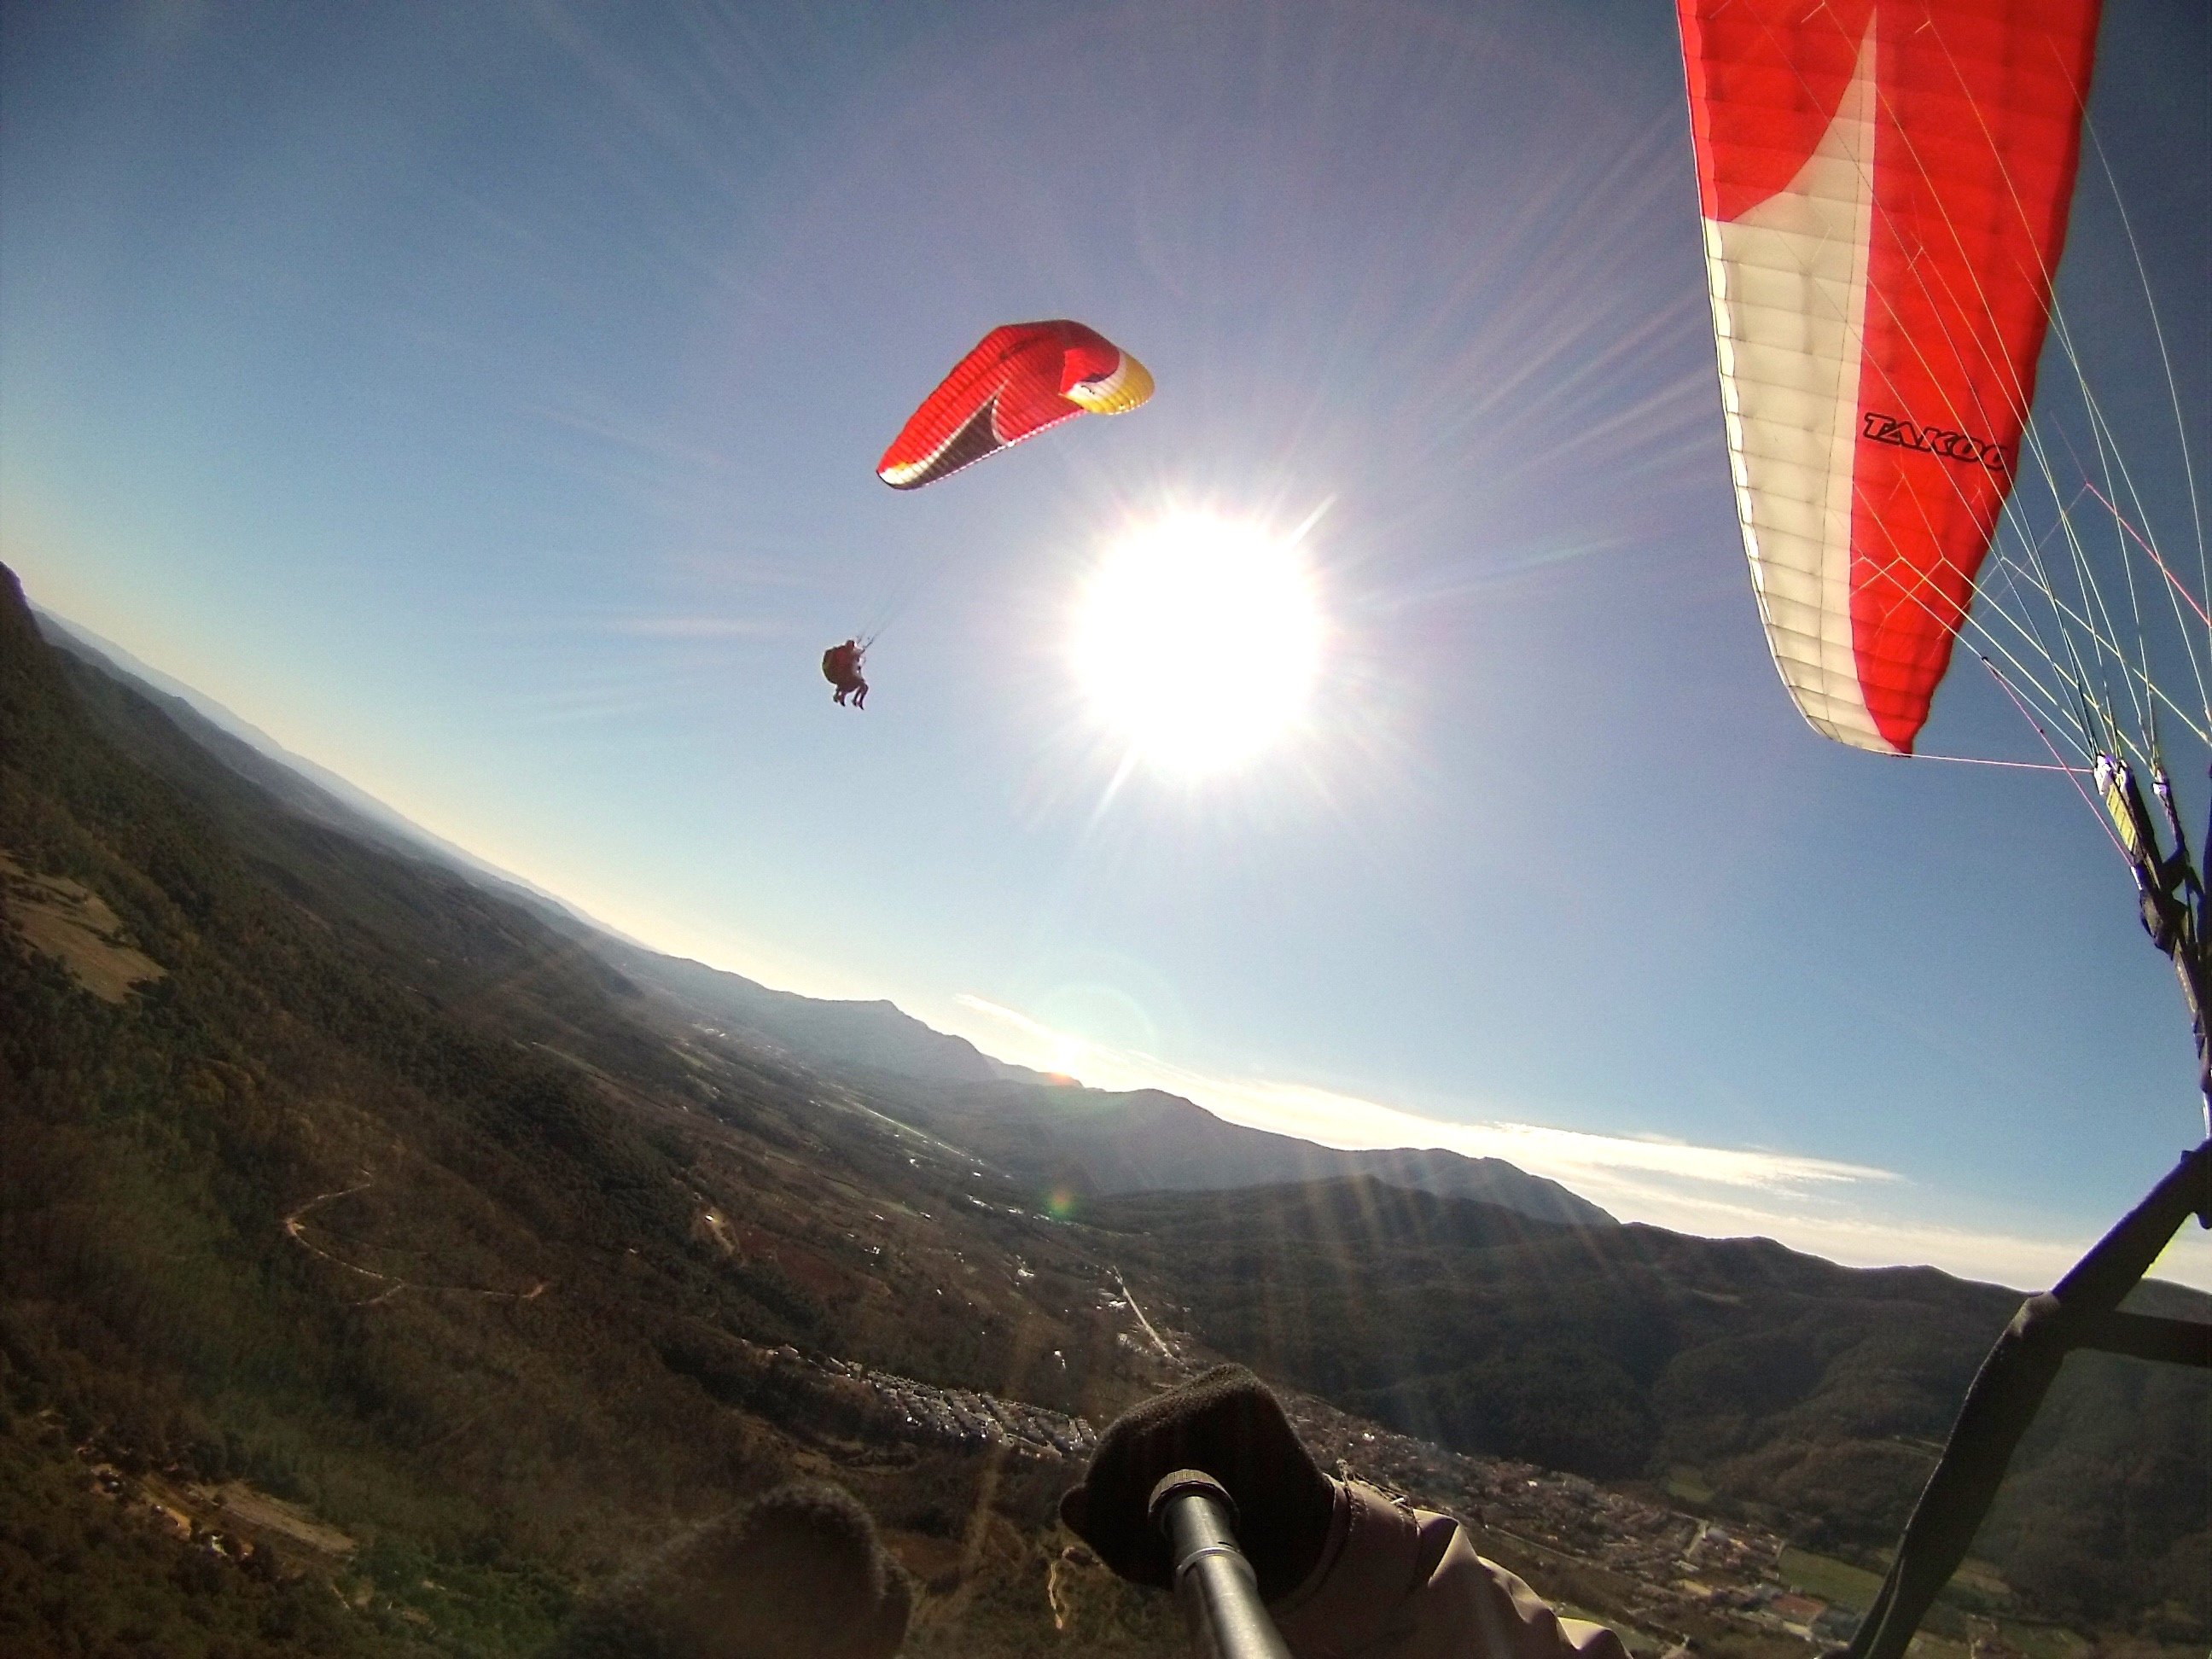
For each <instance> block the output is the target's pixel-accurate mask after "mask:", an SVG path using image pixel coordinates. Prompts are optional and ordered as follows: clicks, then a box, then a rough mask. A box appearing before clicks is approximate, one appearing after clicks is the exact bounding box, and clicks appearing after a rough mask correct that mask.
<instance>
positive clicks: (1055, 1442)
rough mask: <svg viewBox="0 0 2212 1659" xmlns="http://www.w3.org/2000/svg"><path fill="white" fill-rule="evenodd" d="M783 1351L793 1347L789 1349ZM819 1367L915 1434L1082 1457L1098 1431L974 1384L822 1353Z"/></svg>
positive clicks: (972, 1445) (952, 1442)
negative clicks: (949, 1385) (926, 1379)
mask: <svg viewBox="0 0 2212 1659" xmlns="http://www.w3.org/2000/svg"><path fill="white" fill-rule="evenodd" d="M785 1352H787V1353H794V1354H795V1352H796V1350H791V1349H787V1350H786V1351H785ZM821 1364H822V1367H823V1370H828V1371H829V1372H831V1373H833V1374H834V1375H836V1376H843V1377H845V1378H848V1380H850V1381H852V1382H854V1383H860V1385H861V1386H862V1387H864V1388H866V1389H869V1390H870V1391H871V1392H872V1394H874V1395H875V1396H876V1398H877V1399H878V1401H880V1402H881V1403H882V1404H883V1406H884V1407H885V1408H886V1409H887V1410H888V1412H889V1413H890V1419H891V1421H892V1422H893V1423H894V1424H897V1425H903V1426H904V1427H905V1429H906V1430H907V1431H908V1432H909V1433H910V1434H911V1435H912V1436H913V1437H915V1439H918V1440H927V1441H935V1442H938V1443H943V1444H947V1445H953V1446H963V1447H967V1448H969V1449H981V1448H983V1447H987V1446H1005V1447H1007V1448H1009V1449H1012V1450H1014V1451H1017V1452H1025V1453H1028V1454H1030V1455H1033V1456H1038V1457H1068V1458H1076V1459H1082V1458H1086V1457H1088V1456H1090V1455H1091V1448H1092V1447H1093V1446H1094V1445H1096V1444H1097V1441H1098V1437H1097V1434H1096V1433H1095V1432H1093V1431H1092V1430H1091V1425H1090V1424H1088V1423H1087V1422H1085V1421H1084V1419H1081V1418H1079V1417H1069V1416H1067V1415H1066V1414H1065V1413H1060V1412H1055V1411H1048V1410H1047V1409H1046V1408H1045V1407H1042V1406H1031V1405H1027V1404H1024V1402H1023V1401H1018V1400H1000V1399H999V1398H998V1397H997V1396H996V1395H987V1394H978V1393H976V1392H975V1390H974V1389H940V1388H939V1387H937V1386H936V1385H935V1384H934V1383H917V1382H915V1380H914V1379H913V1378H912V1377H910V1376H893V1375H891V1374H890V1372H888V1371H872V1370H868V1369H867V1368H866V1366H863V1365H860V1364H856V1363H854V1361H851V1360H845V1359H826V1360H823V1361H822V1362H821Z"/></svg>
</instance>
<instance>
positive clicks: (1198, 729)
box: [1073, 513, 1326, 777]
mask: <svg viewBox="0 0 2212 1659" xmlns="http://www.w3.org/2000/svg"><path fill="white" fill-rule="evenodd" d="M1325 634H1326V629H1324V627H1323V624H1322V615H1321V606H1320V603H1319V597H1318V595H1317V593H1316V589H1315V584H1314V580H1313V576H1312V573H1311V571H1310V568H1309V567H1308V565H1307V562H1306V560H1305V557H1304V555H1303V554H1302V553H1301V552H1300V550H1299V549H1298V546H1297V540H1296V538H1285V537H1282V536H1280V535H1279V534H1276V533H1273V532H1269V531H1267V529H1265V528H1263V527H1261V526H1258V525H1255V524H1250V523H1246V522H1243V521H1239V520H1231V519H1222V518H1218V517H1214V516H1212V515H1211V514H1206V513H1177V514H1176V515H1174V516H1172V517H1169V518H1165V519H1162V520H1158V521H1157V522H1155V523H1153V524H1150V525H1147V526H1144V527H1143V528H1141V529H1139V530H1138V531H1136V532H1133V533H1132V534H1130V535H1129V536H1128V537H1127V538H1125V539H1124V540H1122V541H1121V542H1120V543H1118V544H1115V545H1114V546H1113V547H1111V548H1110V549H1109V550H1108V551H1107V552H1106V555H1105V556H1104V557H1103V559H1102V560H1101V561H1100V562H1099V564H1098V568H1097V570H1096V571H1095V572H1094V573H1093V574H1092V576H1091V580H1090V582H1089V583H1088V584H1087V586H1085V590H1084V594H1083V599H1082V604H1081V607H1080V610H1079V615H1078V617H1077V623H1076V632H1075V642H1074V652H1073V658H1074V668H1075V674H1076V678H1077V680H1078V682H1079V684H1080V685H1081V687H1082V689H1083V692H1084V695H1085V698H1086V700H1087V701H1088V702H1089V703H1090V706H1091V711H1092V713H1093V714H1095V715H1096V717H1097V719H1098V720H1099V721H1100V722H1101V723H1102V724H1103V726H1106V727H1107V728H1108V729H1109V731H1111V732H1114V733H1115V734H1116V735H1117V736H1119V737H1120V738H1121V739H1122V740H1123V741H1124V742H1125V743H1126V744H1127V745H1128V747H1129V750H1130V751H1131V752H1132V753H1133V755H1135V756H1136V757H1139V758H1140V759H1142V760H1144V761H1146V762H1147V763H1151V764H1152V765H1155V766H1158V767H1159V768H1161V769H1164V770H1167V771H1170V772H1173V773H1176V774H1180V775H1184V776H1187V777H1196V776H1202V775H1207V774H1211V773H1215V772H1219V771H1223V770H1225V769H1230V768H1232V767H1235V766H1237V765H1240V764H1243V763H1246V762H1249V761H1250V760H1252V759H1254V758H1255V757H1258V756H1259V755H1261V753H1263V752H1265V751H1266V750H1269V749H1271V748H1273V747H1274V746H1275V745H1276V744H1278V743H1279V742H1280V741H1281V740H1282V739H1283V738H1285V737H1286V736H1288V735H1289V734H1291V732H1293V731H1295V730H1296V729H1297V726H1299V725H1300V724H1301V722H1302V721H1303V720H1304V715H1305V713H1306V710H1307V708H1308V706H1309V705H1310V702H1311V701H1312V697H1313V692H1314V687H1315V684H1316V680H1317V679H1318V678H1319V676H1320V671H1321V665H1322V650H1323V646H1324V643H1325Z"/></svg>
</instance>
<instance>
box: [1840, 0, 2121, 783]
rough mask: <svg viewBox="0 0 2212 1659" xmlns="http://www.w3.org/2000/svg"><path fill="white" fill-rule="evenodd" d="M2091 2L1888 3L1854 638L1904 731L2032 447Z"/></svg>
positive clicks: (1881, 61) (1863, 680)
mask: <svg viewBox="0 0 2212 1659" xmlns="http://www.w3.org/2000/svg"><path fill="white" fill-rule="evenodd" d="M2097 14H2098V0H1944V3H1942V4H1940V5H1931V4H1929V3H1928V0H1881V5H1880V7H1879V9H1878V14H1877V16H1876V20H1875V85H1876V90H1877V94H1878V106H1879V107H1878V110H1877V114H1876V118H1875V215H1874V227H1873V241H1872V245H1871V246H1870V247H1869V251H1868V257H1867V288H1868V300H1867V316H1866V352H1865V356H1864V360H1863V367H1862V368H1861V371H1860V378H1859V416H1860V423H1859V439H1858V442H1857V445H1856V446H1855V449H1856V453H1855V456H1854V465H1853V467H1852V502H1851V638H1852V642H1853V645H1854V647H1855V648H1856V651H1857V657H1858V667H1859V684H1860V687H1861V689H1862V690H1863V692H1864V693H1865V696H1866V702H1867V710H1868V712H1869V714H1872V715H1873V716H1874V720H1875V726H1876V727H1877V729H1879V730H1880V731H1881V734H1882V736H1884V737H1885V738H1888V739H1889V740H1890V741H1891V742H1892V743H1893V744H1897V745H1898V746H1899V748H1901V749H1908V750H1909V749H1910V748H1911V746H1912V742H1913V739H1914V738H1915V737H1917V735H1918V733H1919V731H1920V727H1921V726H1922V725H1923V723H1924V722H1925V721H1926V720H1927V718H1928V706H1929V702H1930V701H1931V700H1932V699H1933V698H1934V696H1935V695H1936V684H1937V683H1938V682H1940V681H1941V680H1942V678H1943V673H1944V671H1945V670H1946V669H1948V667H1949V666H1950V662H1951V647H1952V644H1953V641H1954V639H1955V637H1956V635H1957V633H1958V629H1959V625H1960V622H1961V621H1962V620H1963V619H1964V618H1965V616H1966V606H1967V604H1968V602H1969V600H1970V599H1971V598H1972V592H1973V584H1974V578H1975V576H1976V575H1977V574H1978V572H1979V571H1980V569H1981V566H1982V561H1983V559H1984V556H1985V555H1986V554H1987V553H1988V550H1989V544H1990V536H1991V534H1992V533H1993V532H1994V531H1995V529H1996V522H1997V516H1998V514H1999V513H2000V512H2001V511H2002V508H2003V506H2004V501H2005V497H2006V496H2007V495H2008V494H2010V493H2011V489H2012V481H2013V477H2014V472H2015V468H2016V467H2017V466H2018V465H2019V460H2020V441H2021V432H2022V430H2023V428H2025V427H2026V425H2027V414H2028V409H2029V406H2030V405H2031V404H2033V401H2034V397H2035V373H2036V360H2037V359H2038V358H2039V356H2041V355H2042V350H2043V337H2044V331H2045V324H2046V322H2047V320H2048V318H2049V313H2050V304H2051V278H2052V276H2053V274H2054V273H2055V271H2056V270H2057V264H2058V257H2059V252H2060V250H2061V249H2062V248H2063V246H2064V245H2065V240H2066V216H2067V210H2068V208H2069V205H2070V204H2071V203H2072V201H2073V197H2074V173H2075V161H2076V160H2077V157H2078V155H2079V153H2080V135H2081V106H2082V104H2083V103H2084V102H2085V101H2086V100H2087V96H2088V90H2089V70H2090V62H2091V58H2092V55H2093V52H2094V50H2095V46H2096V37H2097ZM1893 421H1896V422H1899V423H1900V424H1899V425H1898V426H1896V427H1892V426H1891V425H1890V422H1893Z"/></svg>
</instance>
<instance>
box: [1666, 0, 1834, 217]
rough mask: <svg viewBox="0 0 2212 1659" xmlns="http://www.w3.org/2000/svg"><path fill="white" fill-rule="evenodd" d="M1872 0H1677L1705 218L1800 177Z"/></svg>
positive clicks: (1737, 209)
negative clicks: (1823, 0) (1823, 1)
mask: <svg viewBox="0 0 2212 1659" xmlns="http://www.w3.org/2000/svg"><path fill="white" fill-rule="evenodd" d="M1874 6H1875V0H1838V3H1835V4H1831V5H1819V4H1814V3H1809V0H1680V17H1681V24H1682V62H1683V65H1684V67H1685V69H1686V70H1687V71H1688V75H1689V81H1690V125H1691V131H1692V134H1693V135H1694V136H1695V137H1696V140H1697V148H1698V195H1699V203H1700V205H1701V207H1702V209H1703V210H1704V212H1705V216H1706V217H1707V218H1709V219H1733V218H1735V217H1736V216H1738V215H1739V214H1741V213H1742V212H1743V211H1744V210H1746V209H1747V208H1753V207H1757V206H1758V205H1759V204H1760V203H1761V202H1763V201H1765V199H1766V198H1767V197H1770V196H1771V195H1773V194H1774V192H1775V191H1778V190H1780V189H1781V188H1782V187H1783V186H1784V185H1786V184H1788V183H1789V182H1790V180H1791V179H1794V178H1796V176H1797V169H1798V168H1800V167H1803V166H1804V165H1805V161H1806V158H1807V157H1808V156H1810V155H1812V153H1813V149H1814V146H1815V145H1816V144H1818V143H1820V135H1821V134H1822V133H1824V132H1826V131H1827V130H1828V123H1829V122H1831V121H1832V120H1833V119H1834V118H1835V115H1836V106H1837V105H1838V103H1840V102H1841V101H1842V100H1843V96H1844V88H1845V87H1846V86H1848V85H1850V79H1851V69H1852V66H1853V65H1854V64H1857V62H1858V56H1859V42H1860V41H1861V40H1864V39H1865V38H1866V27H1867V20H1868V18H1869V17H1870V16H1872V15H1873V13H1874Z"/></svg>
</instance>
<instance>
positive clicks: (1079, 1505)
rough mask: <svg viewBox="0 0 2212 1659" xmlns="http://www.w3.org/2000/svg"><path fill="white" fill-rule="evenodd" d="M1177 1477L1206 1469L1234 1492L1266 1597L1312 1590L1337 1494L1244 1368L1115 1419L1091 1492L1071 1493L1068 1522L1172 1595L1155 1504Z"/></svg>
mask: <svg viewBox="0 0 2212 1659" xmlns="http://www.w3.org/2000/svg"><path fill="white" fill-rule="evenodd" d="M1177 1469H1202V1470H1204V1471H1205V1472H1206V1474H1210V1475H1212V1477H1213V1478H1214V1479H1215V1480H1218V1481H1219V1482H1220V1483H1221V1484H1222V1485H1223V1486H1225V1487H1227V1488H1228V1490H1229V1496H1230V1497H1231V1498H1232V1499H1234V1500H1235V1502H1236V1504H1237V1543H1238V1544H1239V1545H1241V1546H1242V1547H1243V1551H1244V1558H1245V1559H1246V1560H1248V1561H1249V1562H1250V1563H1251V1564H1252V1571H1253V1573H1254V1575H1255V1577H1257V1578H1258V1579H1259V1581H1260V1595H1261V1597H1262V1598H1263V1599H1265V1600H1267V1601H1273V1600H1275V1599H1276V1598H1277V1597H1279V1596H1282V1595H1288V1594H1289V1593H1290V1592H1291V1591H1292V1590H1294V1589H1297V1587H1298V1586H1299V1585H1300V1584H1302V1583H1304V1582H1305V1580H1306V1577H1307V1576H1308V1575H1309V1574H1310V1573H1311V1572H1312V1571H1313V1570H1314V1568H1315V1566H1316V1565H1318V1564H1319V1562H1320V1560H1321V1553H1322V1549H1323V1548H1324V1547H1326V1546H1327V1545H1328V1529H1329V1525H1330V1522H1332V1521H1333V1520H1334V1518H1335V1505H1336V1488H1335V1486H1334V1484H1333V1483H1332V1482H1331V1481H1330V1480H1329V1478H1328V1476H1327V1475H1325V1474H1322V1472H1321V1466H1320V1465H1319V1464H1317V1463H1316V1462H1314V1461H1313V1458H1312V1457H1311V1456H1310V1455H1309V1454H1308V1453H1307V1451H1306V1449H1305V1448H1304V1446H1302V1445H1300V1444H1299V1443H1298V1437H1297V1434H1296V1433H1295V1432H1294V1431H1292V1430H1291V1425H1290V1419H1287V1418H1286V1417H1285V1416H1284V1415H1283V1407H1282V1403H1281V1402H1280V1401H1278V1400H1277V1399H1276V1398H1275V1396H1274V1395H1272V1394H1270V1393H1269V1392H1268V1391H1267V1384H1265V1383H1262V1382H1261V1381H1260V1379H1259V1378H1258V1377H1256V1376H1253V1375H1252V1373H1251V1372H1249V1371H1248V1370H1245V1369H1244V1368H1243V1366H1242V1365H1217V1366H1215V1367H1214V1368H1213V1369H1212V1370H1210V1371H1208V1372H1206V1375H1205V1376H1199V1377H1194V1378H1193V1379H1192V1380H1191V1381H1189V1382H1188V1383H1184V1384H1182V1386H1181V1387H1180V1388H1176V1389H1169V1390H1168V1392H1167V1393H1165V1394H1164V1395H1159V1396H1158V1398H1156V1399H1152V1400H1147V1401H1145V1403H1144V1404H1143V1405H1141V1406H1137V1407H1133V1408H1131V1409H1130V1410H1128V1411H1127V1412H1124V1413H1122V1414H1121V1416H1120V1417H1118V1418H1116V1419H1115V1420H1114V1423H1113V1425H1112V1426H1111V1427H1109V1429H1108V1430H1107V1431H1106V1432H1105V1433H1104V1434H1103V1435H1101V1436H1100V1437H1098V1449H1097V1451H1096V1452H1094V1453H1092V1454H1091V1468H1089V1469H1088V1470H1087V1471H1086V1472H1085V1474H1084V1477H1083V1484H1082V1485H1081V1486H1071V1487H1069V1488H1068V1490H1067V1491H1066V1492H1065V1493H1064V1494H1062V1496H1061V1498H1060V1519H1061V1520H1062V1521H1063V1522H1066V1524H1067V1527H1068V1528H1069V1529H1070V1530H1071V1531H1073V1532H1075V1533H1077V1534H1080V1535H1081V1537H1082V1539H1083V1541H1085V1543H1087V1544H1089V1545H1090V1546H1091V1548H1092V1549H1094V1550H1096V1551H1097V1552H1098V1555H1099V1559H1101V1560H1103V1561H1104V1562H1105V1563H1106V1565H1108V1566H1109V1567H1111V1568H1113V1570H1114V1571H1115V1572H1117V1573H1119V1574H1121V1577H1124V1578H1127V1579H1128V1580H1130V1581H1131V1582H1132V1583H1139V1584H1152V1585H1155V1586H1157V1587H1158V1588H1160V1589H1165V1588H1167V1584H1168V1579H1169V1576H1170V1574H1171V1573H1172V1572H1173V1571H1174V1570H1175V1563H1174V1561H1173V1559H1171V1558H1170V1555H1169V1553H1168V1545H1167V1540H1166V1539H1164V1538H1163V1537H1162V1536H1161V1535H1160V1534H1159V1533H1158V1531H1157V1530H1156V1529H1155V1528H1153V1527H1152V1523H1151V1522H1150V1521H1149V1520H1148V1519H1147V1518H1146V1514H1145V1506H1146V1501H1147V1500H1148V1499H1149V1498H1151V1497H1152V1487H1153V1486H1154V1484H1155V1483H1156V1482H1158V1480H1159V1479H1160V1478H1161V1477H1162V1476H1163V1475H1166V1474H1173V1473H1174V1472H1175V1471H1176V1470H1177Z"/></svg>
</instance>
